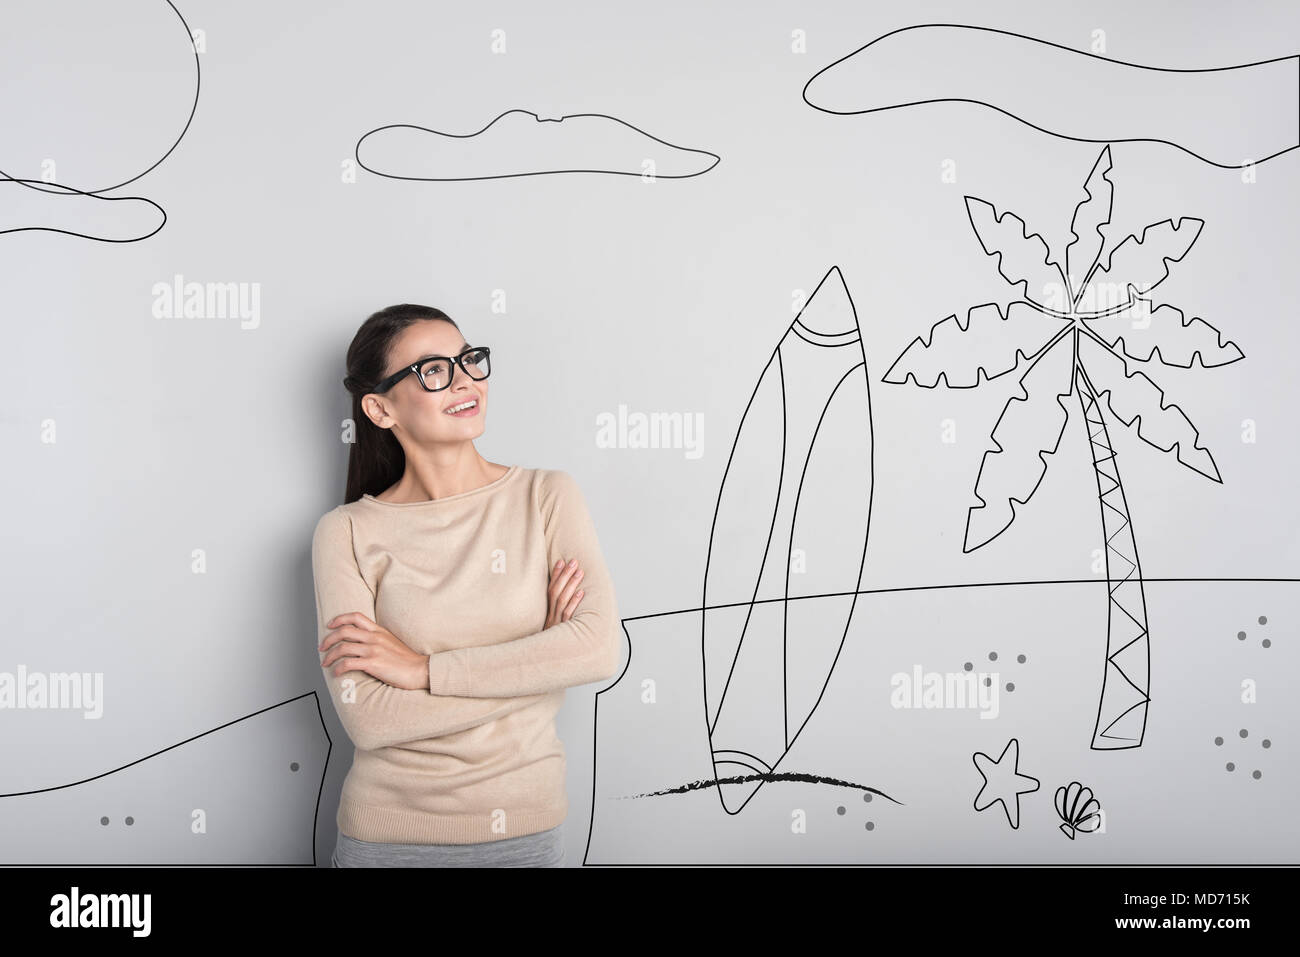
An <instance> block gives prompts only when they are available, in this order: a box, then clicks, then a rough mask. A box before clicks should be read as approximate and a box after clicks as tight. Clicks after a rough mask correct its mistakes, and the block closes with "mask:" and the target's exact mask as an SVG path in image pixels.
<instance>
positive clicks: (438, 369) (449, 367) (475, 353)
mask: <svg viewBox="0 0 1300 957" xmlns="http://www.w3.org/2000/svg"><path fill="white" fill-rule="evenodd" d="M491 354H492V350H491V349H489V348H488V347H487V346H470V347H469V348H468V349H466V350H465V351H464V352H462V353H461V354H460V355H458V356H425V357H424V358H423V359H417V360H416V361H415V362H412V363H411V364H410V365H409V366H406V367H405V368H403V369H402V370H400V371H399V372H394V373H393V374H392V375H390V376H389V377H388V378H387V379H385V380H384V381H383V382H380V383H379V384H378V385H377V386H375V387H374V388H373V389H371V390H370V391H371V392H387V391H388V390H389V389H391V388H392V387H393V386H395V385H397V383H399V382H401V381H402V380H403V379H404V378H406V377H407V376H408V375H410V374H411V373H412V372H414V373H415V377H416V379H418V380H419V383H420V385H422V386H423V387H424V390H425V391H426V392H441V391H442V390H443V389H445V388H447V387H448V386H449V385H451V380H452V377H453V376H455V374H456V366H460V369H461V371H462V372H464V373H465V374H466V375H467V376H469V377H470V378H471V379H476V380H481V379H486V378H487V377H488V374H489V373H490V372H491Z"/></svg>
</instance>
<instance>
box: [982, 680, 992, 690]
mask: <svg viewBox="0 0 1300 957" xmlns="http://www.w3.org/2000/svg"><path fill="white" fill-rule="evenodd" d="M984 687H986V688H991V687H993V679H992V678H985V679H984Z"/></svg>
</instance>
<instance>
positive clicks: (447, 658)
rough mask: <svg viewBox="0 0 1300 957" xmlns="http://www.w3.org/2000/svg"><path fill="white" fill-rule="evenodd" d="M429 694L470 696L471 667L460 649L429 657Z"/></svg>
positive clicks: (441, 652)
mask: <svg viewBox="0 0 1300 957" xmlns="http://www.w3.org/2000/svg"><path fill="white" fill-rule="evenodd" d="M429 694H440V695H465V694H469V665H467V664H466V663H465V657H464V656H463V655H462V654H460V649H459V648H453V649H452V650H451V651H439V652H435V653H434V654H431V655H429Z"/></svg>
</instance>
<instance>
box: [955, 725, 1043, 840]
mask: <svg viewBox="0 0 1300 957" xmlns="http://www.w3.org/2000/svg"><path fill="white" fill-rule="evenodd" d="M1007 755H1010V756H1011V760H1010V761H1008V760H1007ZM971 760H972V761H974V762H975V769H976V770H977V771H979V773H980V777H982V778H983V779H984V783H983V785H981V786H980V793H979V794H977V795H975V810H977V811H983V810H984V809H985V808H988V807H992V806H993V805H994V804H1001V805H1002V810H1003V811H1005V812H1006V814H1007V823H1008V824H1010V825H1011V826H1012V827H1013V828H1019V827H1020V795H1022V794H1031V793H1033V792H1034V791H1037V790H1038V783H1039V782H1038V778H1034V777H1030V776H1029V775H1028V774H1021V773H1020V742H1019V741H1017V740H1016V739H1015V738H1012V739H1011V740H1010V741H1008V742H1007V746H1006V747H1005V748H1003V749H1002V754H1001V755H1000V756H999V757H998V759H997V760H996V761H994V760H993V759H992V758H990V757H989V756H988V755H987V754H985V753H984V752H983V751H976V752H975V753H974V754H973V755H972V756H971ZM986 795H987V797H986ZM981 801H983V803H982V804H981V803H980V802H981ZM1013 808H1014V810H1012V809H1013Z"/></svg>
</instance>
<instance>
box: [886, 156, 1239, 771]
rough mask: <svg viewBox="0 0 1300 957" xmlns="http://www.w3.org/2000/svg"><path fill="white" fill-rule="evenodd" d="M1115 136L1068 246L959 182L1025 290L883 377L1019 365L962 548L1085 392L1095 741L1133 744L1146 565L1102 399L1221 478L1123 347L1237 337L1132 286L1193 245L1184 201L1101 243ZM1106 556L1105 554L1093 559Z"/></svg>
mask: <svg viewBox="0 0 1300 957" xmlns="http://www.w3.org/2000/svg"><path fill="white" fill-rule="evenodd" d="M1110 172H1111V158H1110V147H1109V146H1107V147H1106V148H1105V149H1103V150H1102V151H1101V155H1100V156H1099V157H1098V158H1097V161H1096V163H1095V164H1094V165H1093V168H1092V171H1091V172H1090V173H1089V175H1088V177H1087V179H1086V180H1085V182H1084V193H1085V196H1084V198H1083V200H1081V201H1080V202H1079V204H1078V205H1077V206H1076V207H1075V209H1074V216H1073V218H1072V220H1071V222H1070V231H1071V233H1072V235H1073V239H1071V241H1070V242H1069V244H1068V245H1067V246H1066V249H1065V256H1064V260H1063V262H1062V260H1061V259H1060V258H1059V257H1058V258H1056V259H1053V258H1052V254H1051V250H1050V249H1049V247H1048V244H1047V242H1046V241H1045V240H1044V239H1043V237H1042V236H1041V235H1039V234H1038V233H1033V234H1030V233H1029V231H1028V230H1027V229H1026V228H1025V223H1024V222H1023V221H1022V220H1021V219H1020V217H1018V216H1016V215H1015V214H1014V213H1011V212H1005V213H1003V214H1002V215H1001V216H999V215H998V214H997V211H996V210H995V209H994V208H993V206H992V205H991V204H989V203H986V202H985V201H984V200H981V199H977V198H975V197H973V196H967V197H966V210H967V213H968V215H969V217H970V223H971V227H972V228H973V229H974V230H975V235H976V237H977V238H978V239H979V241H980V245H981V246H983V248H984V252H985V253H987V254H988V255H990V256H996V257H997V265H998V272H999V273H1000V274H1001V275H1002V277H1003V278H1004V279H1006V280H1007V282H1009V283H1010V284H1011V286H1012V288H1013V290H1015V291H1017V292H1019V289H1020V288H1023V290H1024V291H1023V296H1024V299H1023V300H1017V301H1014V302H1011V303H1010V304H1009V305H1008V306H1007V307H1006V309H1005V310H1003V309H1000V308H999V307H998V305H997V304H995V303H985V304H983V305H978V306H972V307H971V308H970V309H969V310H967V313H966V321H965V322H964V323H963V322H962V321H961V320H959V319H958V317H957V315H955V314H954V315H951V316H949V317H948V318H946V319H944V320H942V321H940V322H938V323H936V324H935V325H934V326H933V328H931V330H930V334H929V336H928V337H927V338H925V339H922V338H921V337H919V336H918V337H917V338H916V339H915V340H914V341H913V342H912V343H911V344H909V345H908V347H907V348H906V349H905V350H903V353H902V354H901V355H900V356H899V357H898V359H896V360H895V362H894V364H893V366H891V367H890V369H889V371H888V372H886V373H885V376H884V381H885V382H889V383H893V384H905V383H906V382H907V380H908V378H911V379H912V381H913V382H915V384H917V385H919V386H921V387H923V388H935V387H937V385H938V383H939V380H940V379H942V380H943V381H944V384H945V385H946V386H948V387H949V388H966V389H971V388H975V387H977V386H978V385H979V384H980V373H981V372H982V373H983V374H984V378H985V380H989V379H996V378H997V377H999V376H1002V375H1005V374H1007V373H1008V372H1011V371H1013V370H1018V369H1019V368H1020V367H1021V364H1020V359H1021V357H1022V356H1023V357H1024V358H1025V360H1026V362H1027V366H1026V367H1025V368H1024V371H1023V372H1022V373H1021V375H1020V380H1019V381H1020V386H1021V389H1020V394H1019V395H1013V396H1012V397H1011V398H1010V399H1009V400H1008V401H1007V404H1006V406H1005V407H1004V408H1003V409H1002V414H1001V415H1000V416H999V417H998V421H997V422H996V424H995V425H994V427H993V431H992V434H991V439H992V447H991V448H989V449H988V451H986V452H985V453H984V458H983V459H982V461H981V462H980V470H979V474H978V476H977V477H976V479H975V497H976V498H977V499H978V500H979V504H977V505H974V506H972V507H971V509H970V511H969V513H968V515H967V521H966V539H965V544H964V545H963V548H962V550H963V551H964V552H971V551H974V550H975V549H976V548H979V547H980V546H981V545H985V544H987V543H988V542H990V541H992V540H993V539H994V538H996V537H997V536H998V535H1000V534H1001V533H1002V532H1004V531H1005V530H1006V529H1007V528H1008V527H1009V526H1010V525H1011V523H1012V521H1013V520H1014V519H1015V516H1016V508H1015V506H1016V505H1017V504H1021V505H1023V504H1025V503H1027V502H1028V501H1029V499H1030V498H1031V497H1032V496H1033V494H1034V492H1035V491H1036V490H1037V489H1038V487H1039V485H1040V484H1041V483H1042V480H1043V478H1044V476H1045V475H1046V474H1047V466H1048V461H1049V460H1048V458H1047V456H1049V455H1052V454H1054V453H1055V452H1056V450H1057V449H1058V448H1059V446H1060V441H1061V436H1062V434H1063V433H1064V430H1065V424H1066V421H1067V420H1068V417H1069V407H1068V406H1067V405H1066V401H1067V400H1068V399H1069V397H1070V395H1071V394H1074V395H1077V396H1078V398H1079V404H1080V408H1081V410H1082V413H1083V423H1084V425H1085V427H1086V429H1087V431H1088V440H1089V442H1090V444H1091V449H1092V464H1093V471H1094V473H1095V475H1096V479H1097V494H1098V499H1099V503H1100V507H1101V522H1102V531H1103V537H1104V540H1105V548H1104V549H1103V550H1102V553H1103V555H1104V559H1105V569H1104V571H1105V574H1106V583H1107V590H1108V592H1109V604H1108V618H1107V634H1106V664H1105V667H1104V671H1103V678H1102V689H1101V696H1100V701H1099V703H1098V707H1097V721H1096V725H1095V726H1094V729H1093V740H1092V745H1091V747H1092V748H1093V749H1095V750H1110V749H1117V748H1136V747H1139V746H1140V745H1141V744H1142V738H1143V735H1144V733H1145V731H1146V719H1147V706H1148V704H1149V703H1150V700H1151V699H1150V697H1149V695H1148V690H1149V688H1150V646H1149V641H1148V629H1147V611H1146V598H1145V595H1144V593H1143V587H1142V569H1141V566H1140V564H1139V562H1138V551H1137V541H1136V539H1135V538H1134V535H1133V525H1132V522H1131V520H1130V516H1129V509H1128V502H1127V500H1126V498H1125V495H1124V487H1123V484H1122V483H1121V481H1120V477H1119V468H1118V465H1117V462H1116V455H1115V448H1114V446H1113V445H1112V443H1111V440H1110V430H1109V426H1108V418H1109V416H1107V415H1106V414H1105V413H1104V412H1103V404H1102V399H1103V398H1105V399H1106V407H1108V408H1109V410H1110V415H1111V416H1114V418H1115V419H1117V420H1118V421H1120V422H1123V423H1124V424H1125V425H1127V426H1129V427H1130V428H1133V429H1135V431H1136V432H1137V435H1138V437H1139V438H1140V439H1142V440H1143V441H1144V442H1146V443H1147V444H1148V445H1151V446H1152V447H1154V448H1156V449H1159V450H1160V451H1162V452H1173V453H1174V455H1175V457H1176V458H1177V459H1178V461H1179V462H1181V463H1182V464H1183V465H1185V466H1187V467H1188V468H1190V469H1192V470H1193V471H1195V472H1199V473H1200V474H1201V475H1204V476H1205V477H1206V478H1209V479H1212V480H1214V481H1215V482H1220V483H1221V482H1222V481H1223V480H1222V479H1221V478H1220V476H1219V470H1218V468H1217V467H1216V466H1215V464H1214V459H1213V458H1212V457H1211V455H1210V453H1209V451H1208V450H1207V449H1205V448H1204V447H1202V446H1201V445H1200V444H1198V441H1197V440H1198V439H1199V438H1200V433H1199V431H1198V430H1197V429H1196V427H1195V426H1194V425H1193V424H1192V423H1191V421H1190V420H1189V419H1188V418H1187V416H1186V415H1185V414H1184V413H1183V411H1182V409H1180V408H1179V407H1178V406H1177V405H1175V404H1173V403H1167V402H1166V401H1165V393H1164V390H1162V389H1161V388H1160V387H1159V386H1158V385H1157V384H1156V383H1155V382H1154V381H1152V379H1151V378H1150V377H1149V376H1148V375H1147V374H1146V373H1145V372H1143V371H1140V370H1136V371H1130V366H1131V364H1132V361H1139V362H1146V361H1150V360H1153V359H1154V360H1158V361H1159V362H1160V363H1163V364H1164V365H1168V366H1180V367H1182V368H1185V369H1190V368H1192V365H1193V362H1194V361H1195V360H1196V359H1197V358H1198V357H1199V358H1200V361H1201V366H1202V367H1203V368H1204V367H1209V366H1221V365H1227V364H1228V363H1230V362H1236V361H1237V360H1238V359H1241V358H1243V354H1242V352H1241V350H1240V349H1238V348H1237V346H1236V345H1235V344H1233V343H1232V342H1224V341H1223V337H1222V336H1221V335H1220V333H1219V331H1218V330H1217V329H1215V328H1214V327H1213V326H1211V325H1210V324H1209V323H1207V322H1205V320H1203V319H1200V318H1195V317H1194V318H1192V319H1190V320H1185V319H1184V318H1183V312H1182V310H1180V309H1176V308H1174V307H1173V306H1169V305H1155V304H1153V303H1152V301H1151V300H1150V299H1149V298H1145V297H1144V296H1143V295H1142V294H1143V293H1147V292H1149V291H1150V290H1152V289H1154V288H1155V287H1156V286H1158V285H1159V284H1160V283H1161V282H1163V281H1164V280H1165V279H1166V278H1167V277H1168V275H1169V264H1170V263H1173V262H1179V261H1181V260H1182V259H1183V257H1184V256H1186V255H1187V252H1188V250H1190V249H1191V247H1192V244H1193V243H1194V242H1195V241H1196V238H1197V236H1198V235H1200V231H1201V228H1202V227H1203V226H1204V225H1205V223H1204V222H1203V221H1202V220H1200V219H1196V218H1193V217H1180V218H1179V220H1178V223H1177V225H1175V224H1174V222H1173V220H1171V219H1169V220H1164V221H1162V222H1159V223H1155V224H1153V225H1150V226H1147V227H1145V228H1144V229H1143V230H1142V234H1141V236H1137V235H1129V236H1127V237H1126V238H1125V239H1123V240H1122V241H1120V242H1119V243H1114V244H1110V243H1109V239H1110V237H1109V236H1108V234H1107V233H1108V231H1107V227H1108V226H1110V223H1111V209H1112V201H1113V195H1114V183H1113V182H1112V181H1111V179H1110V176H1109V174H1110ZM1099 571H1100V569H1099Z"/></svg>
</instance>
